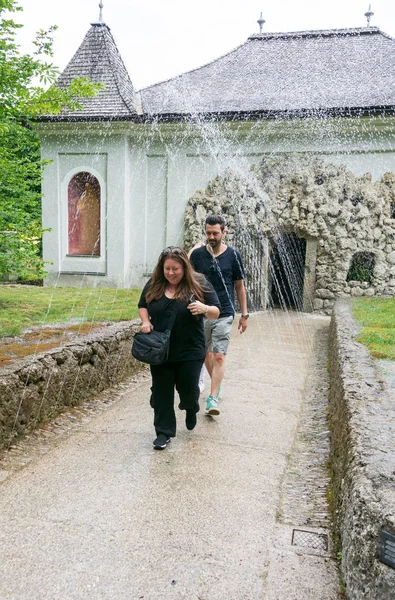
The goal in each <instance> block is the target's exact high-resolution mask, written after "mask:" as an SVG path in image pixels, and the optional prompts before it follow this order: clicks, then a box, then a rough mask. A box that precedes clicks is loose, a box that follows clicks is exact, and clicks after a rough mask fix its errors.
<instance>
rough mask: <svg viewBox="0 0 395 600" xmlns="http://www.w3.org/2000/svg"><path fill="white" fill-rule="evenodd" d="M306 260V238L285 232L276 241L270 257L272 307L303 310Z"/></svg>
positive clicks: (270, 297) (270, 303)
mask: <svg viewBox="0 0 395 600" xmlns="http://www.w3.org/2000/svg"><path fill="white" fill-rule="evenodd" d="M305 262H306V240H305V239H303V238H299V237H298V236H297V235H296V234H295V233H285V234H282V235H280V236H279V237H278V238H277V239H276V240H275V241H274V243H273V245H272V248H271V251H270V258H269V272H270V279H271V286H270V292H269V305H270V306H271V307H276V308H282V309H286V308H294V309H296V310H303V286H304V270H305Z"/></svg>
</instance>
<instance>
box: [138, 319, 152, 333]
mask: <svg viewBox="0 0 395 600" xmlns="http://www.w3.org/2000/svg"><path fill="white" fill-rule="evenodd" d="M153 328H154V326H153V325H152V323H150V322H148V323H143V324H142V326H141V329H140V331H141V333H151V331H152V330H153Z"/></svg>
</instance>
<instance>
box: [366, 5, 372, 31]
mask: <svg viewBox="0 0 395 600" xmlns="http://www.w3.org/2000/svg"><path fill="white" fill-rule="evenodd" d="M371 8H372V5H371V4H369V8H368V11H367V12H366V13H365V14H364V17H366V20H367V22H368V23H367V24H368V27H370V19H371V18H372V17H373V15H374V12H372V11H371Z"/></svg>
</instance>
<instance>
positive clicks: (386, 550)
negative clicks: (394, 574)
mask: <svg viewBox="0 0 395 600" xmlns="http://www.w3.org/2000/svg"><path fill="white" fill-rule="evenodd" d="M380 560H381V562H383V563H384V564H386V565H388V566H389V567H392V568H393V569H395V535H392V533H388V531H382V532H381V535H380Z"/></svg>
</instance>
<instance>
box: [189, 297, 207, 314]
mask: <svg viewBox="0 0 395 600" xmlns="http://www.w3.org/2000/svg"><path fill="white" fill-rule="evenodd" d="M188 309H189V310H190V311H191V313H192V314H193V315H205V314H206V313H207V309H208V306H207V304H203V302H199V300H195V302H191V304H188Z"/></svg>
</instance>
